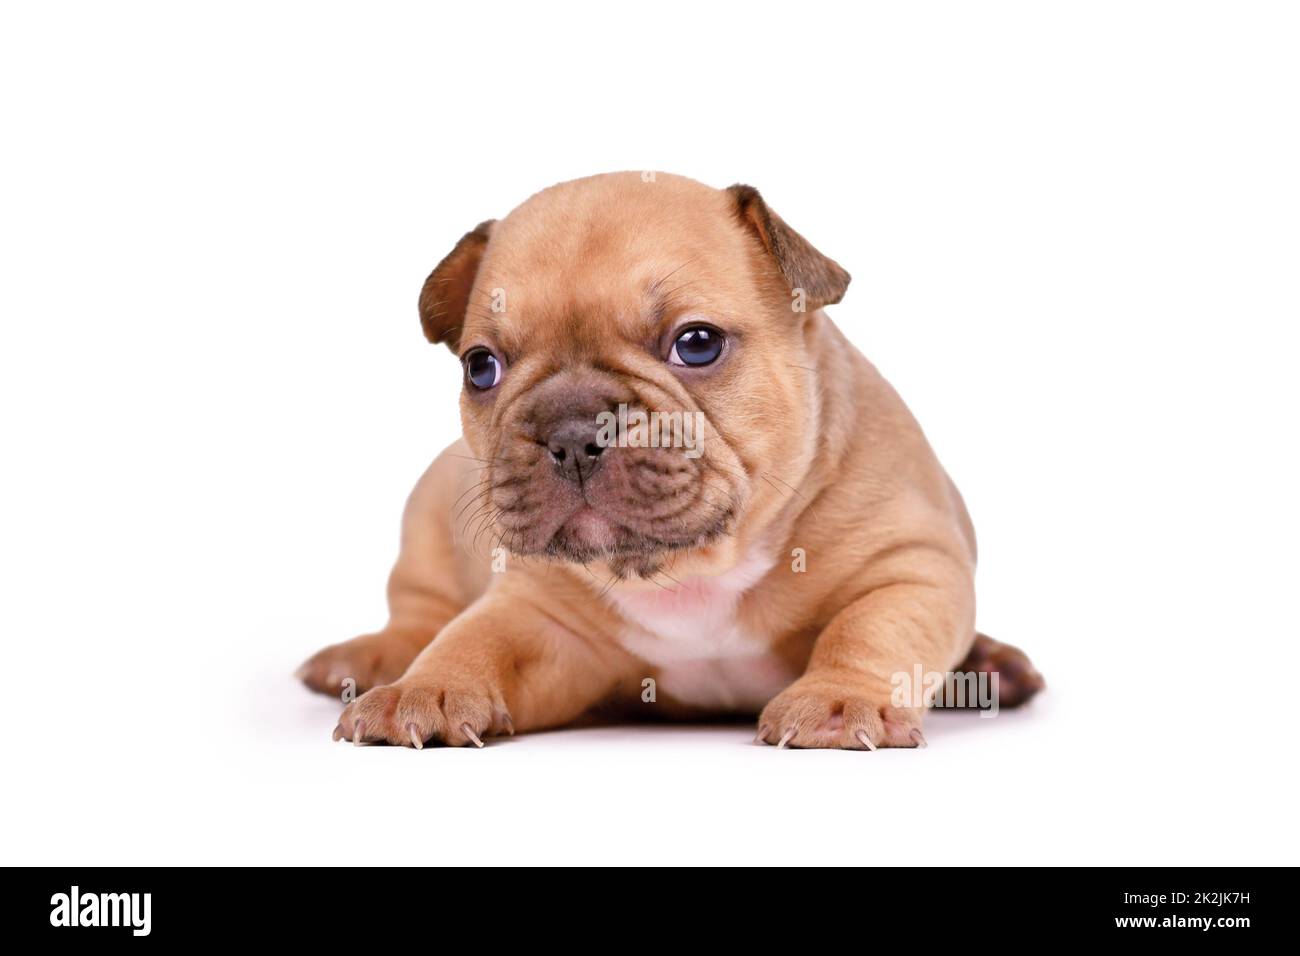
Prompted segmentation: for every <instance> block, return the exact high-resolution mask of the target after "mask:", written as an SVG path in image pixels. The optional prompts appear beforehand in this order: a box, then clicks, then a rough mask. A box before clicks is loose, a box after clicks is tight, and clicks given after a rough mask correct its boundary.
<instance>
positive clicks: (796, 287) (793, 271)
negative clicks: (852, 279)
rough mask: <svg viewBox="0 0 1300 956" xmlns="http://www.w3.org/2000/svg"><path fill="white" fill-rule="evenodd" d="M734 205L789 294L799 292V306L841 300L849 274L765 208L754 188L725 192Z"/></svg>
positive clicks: (813, 307) (811, 308) (817, 306)
mask: <svg viewBox="0 0 1300 956" xmlns="http://www.w3.org/2000/svg"><path fill="white" fill-rule="evenodd" d="M727 192H729V193H730V194H731V196H732V199H733V200H735V203H736V215H737V216H739V217H740V220H741V222H743V223H744V224H745V225H746V226H748V227H749V228H750V229H752V230H753V231H754V232H755V233H756V234H757V235H758V238H759V240H760V241H761V242H762V243H763V248H764V249H766V250H767V252H768V254H769V255H770V256H771V257H772V258H773V259H775V260H776V264H777V265H778V266H779V267H780V269H781V273H782V274H783V275H784V276H785V279H786V282H787V283H789V285H790V291H791V293H792V294H797V293H799V292H800V291H802V293H803V296H802V301H801V304H802V305H803V306H804V307H805V308H806V309H807V310H809V311H814V310H816V309H820V308H821V307H822V306H824V305H831V304H833V303H835V302H838V301H840V299H842V298H844V292H845V290H846V289H848V287H849V274H848V273H847V272H846V271H844V268H843V267H842V266H841V265H840V264H839V263H838V262H836V261H835V260H834V259H829V258H827V257H826V256H824V255H822V254H821V253H820V252H818V251H817V250H816V248H814V246H813V244H812V243H811V242H809V241H808V240H807V239H805V238H804V237H803V236H801V235H799V233H797V232H795V231H794V230H793V229H791V228H790V227H789V226H787V225H786V224H785V222H784V221H783V220H782V219H781V217H780V216H778V215H777V214H776V213H774V212H773V211H772V210H771V209H769V208H767V203H765V202H764V201H763V197H762V196H760V195H759V193H758V190H757V189H755V188H754V187H753V186H744V185H742V184H740V183H737V184H736V185H734V186H730V187H728V188H727Z"/></svg>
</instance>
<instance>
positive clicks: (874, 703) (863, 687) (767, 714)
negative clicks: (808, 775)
mask: <svg viewBox="0 0 1300 956" xmlns="http://www.w3.org/2000/svg"><path fill="white" fill-rule="evenodd" d="M922 713H923V711H922V709H921V708H919V707H894V706H892V705H891V704H890V702H889V693H888V691H885V692H883V693H882V692H881V691H880V690H879V689H878V688H876V687H874V686H871V685H870V684H869V683H868V682H866V681H862V680H861V679H860V678H857V677H856V675H847V674H841V673H839V672H834V673H824V674H819V673H810V674H805V675H804V676H803V677H801V678H799V679H798V680H797V681H795V682H794V683H793V684H791V685H790V686H789V687H787V688H786V689H785V690H784V691H782V692H781V693H780V694H778V695H777V696H776V697H774V698H773V699H772V700H771V702H770V703H768V705H767V706H766V707H764V708H763V713H762V715H760V716H759V718H758V737H757V738H755V741H754V742H755V743H767V744H776V745H777V746H778V747H787V746H789V747H809V748H811V747H838V748H840V749H843V750H875V749H876V748H877V747H924V746H925V737H924V736H923V735H922V734H921V716H922Z"/></svg>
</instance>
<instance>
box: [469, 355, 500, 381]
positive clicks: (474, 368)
mask: <svg viewBox="0 0 1300 956" xmlns="http://www.w3.org/2000/svg"><path fill="white" fill-rule="evenodd" d="M465 377H466V378H467V379H469V383H470V384H471V385H473V386H474V387H475V388H477V389H479V390H480V391H487V390H488V389H489V388H491V387H492V386H493V385H496V384H497V383H498V382H500V381H501V363H500V362H498V361H497V357H496V356H495V355H493V354H492V353H491V352H489V351H488V350H487V349H474V350H473V351H471V352H470V353H469V354H468V355H466V356H465Z"/></svg>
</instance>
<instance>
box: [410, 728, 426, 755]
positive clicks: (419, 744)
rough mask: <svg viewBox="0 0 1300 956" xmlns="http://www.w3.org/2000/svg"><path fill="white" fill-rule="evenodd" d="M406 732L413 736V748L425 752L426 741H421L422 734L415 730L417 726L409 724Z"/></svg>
mask: <svg viewBox="0 0 1300 956" xmlns="http://www.w3.org/2000/svg"><path fill="white" fill-rule="evenodd" d="M406 732H407V733H408V734H410V735H411V746H412V747H414V748H415V749H416V750H423V749H424V741H423V740H421V739H420V732H419V731H418V730H416V729H415V724H407V725H406Z"/></svg>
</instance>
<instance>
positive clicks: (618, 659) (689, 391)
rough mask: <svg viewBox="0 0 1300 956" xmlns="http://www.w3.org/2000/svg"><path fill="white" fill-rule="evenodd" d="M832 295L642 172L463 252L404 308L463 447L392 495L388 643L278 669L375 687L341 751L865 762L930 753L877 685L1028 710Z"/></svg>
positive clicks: (803, 254) (826, 270)
mask: <svg viewBox="0 0 1300 956" xmlns="http://www.w3.org/2000/svg"><path fill="white" fill-rule="evenodd" d="M848 284H849V275H848V273H847V272H845V271H844V269H842V268H841V267H840V266H839V265H837V264H836V263H835V262H833V261H832V260H830V259H828V258H827V257H826V256H824V255H822V254H821V253H820V252H818V251H817V250H816V249H815V248H813V246H812V245H811V244H809V243H808V242H807V240H805V239H804V238H803V237H801V236H800V235H799V234H798V233H796V232H795V231H794V230H792V229H791V228H790V227H789V226H787V225H786V224H785V223H784V222H783V221H782V220H781V218H780V217H779V216H777V215H776V213H774V212H773V211H772V210H770V209H769V208H768V207H767V206H766V204H765V203H764V201H763V199H762V198H761V197H760V196H759V194H758V192H757V191H755V190H754V189H752V188H750V187H748V186H732V187H731V188H729V189H724V190H717V189H713V188H710V187H707V186H704V185H702V184H700V183H697V182H694V181H693V180H689V179H685V178H681V177H676V176H668V175H664V174H657V175H655V176H652V177H651V176H642V175H641V174H638V173H618V174H610V175H604V176H595V177H591V178H588V179H580V180H576V181H574V182H568V183H562V184H560V185H557V186H554V187H552V188H550V189H547V190H545V191H543V192H541V193H538V194H537V195H535V196H533V197H532V198H530V199H529V200H528V201H527V202H525V203H524V204H523V205H521V206H520V207H519V208H517V209H515V210H514V211H513V212H512V213H510V215H508V216H507V217H506V218H505V219H502V220H501V221H499V222H493V221H488V222H484V223H482V224H480V225H479V226H478V227H476V228H475V229H474V230H473V231H472V232H469V233H468V234H466V235H465V236H464V237H463V238H462V239H461V240H460V242H458V243H457V244H456V247H455V248H454V249H453V250H452V251H451V253H450V254H449V255H448V256H447V257H446V258H445V259H443V261H442V262H441V263H439V264H438V266H437V268H436V269H434V271H433V273H432V275H430V276H429V278H428V280H427V281H426V283H425V285H424V289H423V291H422V293H421V295H420V320H421V322H422V324H423V327H424V332H425V335H426V336H427V337H428V338H429V339H430V340H431V341H433V342H441V343H445V344H446V345H447V346H448V347H449V348H451V349H452V351H453V352H454V353H455V354H457V355H458V356H459V357H460V359H461V362H462V365H463V366H464V377H465V382H464V391H463V393H462V396H461V402H460V411H461V420H462V424H463V432H464V438H463V439H462V440H461V441H458V442H456V443H455V444H454V445H452V446H451V447H450V448H449V449H447V450H446V451H445V452H443V454H442V455H440V456H439V457H438V459H437V460H436V461H434V463H433V464H432V465H431V466H430V467H429V469H428V470H427V471H426V472H425V474H424V476H423V477H422V478H421V479H420V481H419V483H418V484H417V485H416V487H415V490H414V492H413V493H412V494H411V498H410V501H409V502H408V504H407V507H406V512H405V515H404V517H403V521H402V541H401V551H400V554H399V556H398V559H397V564H396V566H395V567H394V569H393V572H392V577H391V579H390V581H389V586H388V601H389V606H390V612H391V619H390V621H389V623H388V625H387V627H385V628H384V629H383V630H382V631H380V632H378V633H376V634H369V635H365V636H363V637H358V638H356V639H354V640H351V641H347V642H345V643H342V644H336V645H333V646H331V647H327V648H325V649H324V650H322V651H320V652H319V653H318V654H316V656H314V657H313V658H311V659H310V660H309V661H308V662H307V663H306V664H304V665H303V667H302V669H301V670H300V672H299V676H300V677H301V678H302V680H303V681H304V682H305V683H306V684H307V685H308V686H310V687H312V688H314V689H316V690H320V691H322V692H325V693H330V694H337V693H339V691H340V688H341V686H342V684H343V682H344V681H345V680H346V679H348V678H351V679H352V680H354V681H355V682H356V686H357V689H358V690H363V691H366V692H365V693H364V694H363V695H362V696H361V697H359V698H358V699H356V700H354V701H353V702H351V703H350V704H349V705H348V706H347V708H346V709H345V710H344V712H343V715H342V718H341V720H340V722H339V726H338V728H336V731H335V736H336V738H338V737H346V738H348V739H350V740H353V741H355V742H362V741H374V742H380V741H385V742H388V743H391V744H407V745H411V746H414V747H421V746H423V745H424V743H426V742H428V741H431V740H437V741H441V742H444V743H447V744H452V745H463V744H466V743H474V744H478V745H481V743H482V739H483V738H484V737H487V736H489V735H493V734H502V733H513V732H515V731H517V730H518V731H528V730H537V729H540V728H546V727H557V726H561V725H564V724H569V723H572V722H575V721H578V720H580V719H584V718H588V717H590V715H592V714H593V713H600V714H602V715H611V714H612V715H616V716H617V715H621V716H627V715H635V714H637V713H640V714H643V715H645V714H649V713H653V715H654V716H656V717H662V716H677V717H682V718H697V717H698V718H703V717H708V716H716V715H720V714H759V718H758V723H759V736H758V739H759V740H760V741H764V742H767V743H773V744H779V745H781V746H785V745H792V746H796V747H842V748H853V749H871V750H874V749H875V748H877V747H915V746H919V745H924V742H925V738H924V736H923V735H922V733H921V724H922V719H923V717H924V714H925V710H926V705H927V704H929V703H932V702H933V701H932V700H930V699H927V695H916V696H914V697H911V698H903V699H900V698H899V697H898V696H897V694H896V691H897V690H898V688H899V687H900V686H901V685H900V683H899V681H898V678H897V675H908V676H910V675H913V674H914V673H918V674H919V673H925V674H932V673H940V674H942V673H945V672H949V671H951V670H953V669H954V668H956V669H961V668H962V666H963V661H964V660H967V659H968V658H969V661H968V666H969V667H970V668H973V669H977V670H980V671H983V672H985V673H992V672H997V673H999V675H1000V691H1001V695H1000V696H1001V701H1000V703H1001V706H1012V705H1014V704H1016V703H1020V702H1022V701H1023V700H1025V699H1027V698H1028V697H1030V696H1032V695H1033V693H1035V692H1036V691H1037V690H1038V689H1039V688H1040V687H1041V686H1042V679H1041V677H1039V675H1038V674H1037V673H1036V672H1035V671H1034V669H1033V667H1032V665H1030V663H1029V661H1028V660H1027V658H1025V656H1024V655H1023V654H1022V653H1021V652H1019V651H1018V650H1016V649H1015V648H1012V647H1009V646H1007V645H1003V644H998V643H997V642H994V641H991V640H989V639H988V638H986V637H983V636H982V635H977V634H976V632H975V591H974V572H975V536H974V531H973V529H972V527H971V522H970V518H969V517H968V515H967V513H966V508H965V506H964V505H963V503H962V499H961V496H960V494H959V493H958V491H957V489H956V487H955V486H954V485H953V483H952V481H951V480H950V479H949V478H948V476H947V474H945V472H944V470H943V468H942V467H941V466H940V465H939V462H938V460H937V459H936V458H935V455H934V453H933V452H932V451H931V449H930V446H929V445H928V444H927V442H926V440H925V437H924V436H923V435H922V433H921V429H920V428H919V427H918V425H917V423H916V421H915V420H914V419H913V418H912V416H911V414H910V413H909V412H908V410H907V408H906V407H905V406H904V405H903V402H902V401H901V400H900V399H899V397H898V395H897V394H896V393H895V392H894V390H893V389H892V388H891V387H890V386H889V385H888V384H887V383H886V382H885V380H884V379H883V378H882V377H881V376H880V374H879V373H878V372H877V371H876V369H875V368H874V367H873V366H872V365H871V364H870V363H869V362H868V361H867V360H866V359H865V358H863V356H862V355H861V354H860V353H859V352H858V351H857V350H856V349H855V348H854V347H853V346H852V345H851V344H849V342H848V341H847V340H846V339H845V337H844V336H843V335H842V334H841V333H840V331H839V330H838V329H837V328H836V327H835V325H834V324H833V323H832V322H831V320H830V319H829V318H828V317H827V315H826V313H825V312H824V311H823V307H824V306H827V305H829V304H832V303H835V302H838V301H840V299H841V297H842V296H843V295H844V292H845V289H846V288H847V287H848ZM651 413H658V418H657V419H655V421H657V422H658V430H657V431H656V430H655V429H654V428H653V427H652V428H650V429H649V431H650V434H649V436H647V429H646V428H644V427H642V423H644V422H645V421H646V420H647V419H650V418H651ZM611 422H612V423H613V425H612V426H611ZM664 423H667V425H665V424H664ZM665 436H667V439H668V440H664V439H665ZM647 437H649V440H647ZM650 681H653V683H650ZM650 699H652V700H653V702H652V703H651V702H648V700H650Z"/></svg>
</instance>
